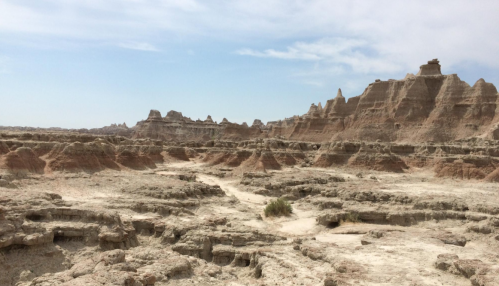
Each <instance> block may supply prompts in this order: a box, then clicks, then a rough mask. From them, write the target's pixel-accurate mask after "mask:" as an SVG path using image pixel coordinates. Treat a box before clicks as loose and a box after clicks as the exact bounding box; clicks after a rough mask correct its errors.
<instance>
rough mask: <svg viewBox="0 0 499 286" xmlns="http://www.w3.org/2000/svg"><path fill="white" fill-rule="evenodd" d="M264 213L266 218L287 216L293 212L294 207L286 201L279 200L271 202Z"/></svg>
mask: <svg viewBox="0 0 499 286" xmlns="http://www.w3.org/2000/svg"><path fill="white" fill-rule="evenodd" d="M264 212H265V216H282V215H285V216H287V215H290V214H291V213H292V212H293V207H292V206H291V205H290V204H289V203H288V202H287V201H286V200H285V199H277V200H275V201H271V202H270V203H269V204H268V205H267V206H266V207H265V210H264Z"/></svg>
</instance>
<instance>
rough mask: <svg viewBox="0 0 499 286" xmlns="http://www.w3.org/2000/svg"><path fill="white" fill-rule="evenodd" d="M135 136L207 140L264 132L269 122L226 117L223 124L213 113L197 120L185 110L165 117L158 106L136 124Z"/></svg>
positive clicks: (249, 135)
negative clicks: (237, 121) (243, 121)
mask: <svg viewBox="0 0 499 286" xmlns="http://www.w3.org/2000/svg"><path fill="white" fill-rule="evenodd" d="M133 129H134V130H135V131H134V133H133V136H132V137H133V138H152V139H159V140H168V141H170V140H174V141H185V140H196V141H207V140H213V139H219V138H222V137H223V138H226V139H233V140H244V139H250V138H254V137H260V136H262V133H263V131H262V129H265V125H264V124H263V123H262V122H261V121H260V120H258V119H257V120H255V122H254V123H253V125H252V126H251V127H248V125H247V124H242V125H239V124H235V123H230V122H229V121H228V120H227V119H226V118H224V120H222V122H221V123H220V124H218V123H216V122H214V121H213V119H212V118H211V116H210V115H208V117H207V118H206V120H204V121H202V120H196V121H193V120H192V119H190V118H189V117H185V116H183V115H182V113H181V112H177V111H174V110H171V111H169V112H168V113H167V115H166V116H165V117H161V113H160V112H159V111H157V110H151V111H150V113H149V116H148V117H147V119H146V120H143V121H139V122H137V125H136V126H135V127H133Z"/></svg>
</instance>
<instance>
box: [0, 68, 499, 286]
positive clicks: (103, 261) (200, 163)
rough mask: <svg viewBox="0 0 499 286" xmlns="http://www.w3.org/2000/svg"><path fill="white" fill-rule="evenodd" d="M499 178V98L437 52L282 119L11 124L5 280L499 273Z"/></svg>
mask: <svg viewBox="0 0 499 286" xmlns="http://www.w3.org/2000/svg"><path fill="white" fill-rule="evenodd" d="M498 183H499V94H498V93H497V90H496V88H495V87H494V86H493V85H492V84H489V83H486V82H485V81H484V80H479V81H478V82H477V83H476V84H475V85H473V86H470V85H468V84H467V83H465V82H463V81H460V80H459V78H458V77H457V76H456V75H442V74H441V73H440V65H439V62H438V60H432V61H429V62H428V64H425V65H423V66H421V68H420V72H419V73H418V74H416V75H413V74H408V75H407V77H406V78H405V79H402V80H389V81H379V80H376V81H375V82H374V83H372V84H370V85H369V86H368V87H367V88H366V90H365V92H364V93H363V94H362V95H360V96H358V97H353V98H350V99H348V101H347V100H346V99H345V98H344V97H343V95H342V93H341V90H340V91H338V95H337V97H336V98H335V99H332V100H330V101H328V102H327V104H326V105H325V106H324V108H323V107H322V105H321V104H320V103H319V104H317V105H315V104H313V105H312V107H310V110H309V111H308V112H307V113H306V114H304V115H302V116H295V117H290V118H287V119H284V120H279V121H273V122H269V123H267V124H263V123H262V122H261V121H260V120H255V121H254V122H253V124H252V125H251V126H248V124H235V123H230V122H229V121H228V120H227V119H224V121H222V122H220V123H217V122H213V120H212V119H211V117H210V116H208V118H207V119H206V120H204V121H201V120H197V121H194V120H191V119H190V118H186V117H184V116H183V115H182V114H181V113H180V112H176V111H170V112H168V113H167V115H166V116H165V117H162V115H161V113H160V112H159V111H157V110H151V111H150V114H149V116H148V118H147V119H146V120H143V121H139V122H138V123H137V125H136V126H134V127H132V128H128V126H126V124H119V125H117V124H113V125H111V126H108V127H104V128H100V129H90V130H87V129H84V130H72V129H71V130H70V129H54V128H51V129H43V128H30V127H1V128H0V285H19V286H28V285H40V286H42V285H43V286H45V285H233V286H236V285H325V286H333V285H338V286H339V285H408V286H409V285H411V286H416V285H421V286H422V285H482V286H485V285H487V286H490V285H499V184H498ZM277 199H283V200H285V201H287V202H289V204H290V205H291V207H292V212H291V214H289V215H282V216H279V215H277V216H272V215H269V216H267V215H266V214H265V209H266V207H267V206H269V205H270V204H272V203H273V202H274V201H275V200H277Z"/></svg>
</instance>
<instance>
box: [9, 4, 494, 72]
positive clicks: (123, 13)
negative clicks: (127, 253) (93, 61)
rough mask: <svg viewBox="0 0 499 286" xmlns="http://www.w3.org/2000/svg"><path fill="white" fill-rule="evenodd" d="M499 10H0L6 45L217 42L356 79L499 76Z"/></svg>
mask: <svg viewBox="0 0 499 286" xmlns="http://www.w3.org/2000/svg"><path fill="white" fill-rule="evenodd" d="M498 10H499V2H498V1H496V0H482V1H480V2H472V1H467V0H441V1H433V0H432V1H430V0H421V1H396V0H391V1H390V0H380V1H359V0H348V1H347V0H344V1H330V0H294V1H288V0H268V1H265V4H262V1H261V0H232V1H215V0H204V1H200V0H106V1H103V0H85V1H67V0H37V1H18V0H0V43H1V42H3V43H5V42H9V43H13V42H16V41H17V42H18V43H26V42H29V41H30V40H31V41H35V42H37V43H38V42H40V41H42V40H40V39H44V40H45V41H46V42H47V43H56V42H57V41H61V42H68V41H74V42H77V43H78V44H81V45H85V44H88V43H89V42H92V41H96V42H106V43H108V42H114V43H125V44H126V45H127V44H128V43H130V42H134V41H137V39H140V41H143V42H145V43H151V42H154V43H157V44H159V41H158V39H161V41H165V42H166V41H167V42H168V43H171V42H184V41H188V40H192V41H195V42H196V43H198V44H201V45H202V44H203V43H208V42H213V41H219V42H222V43H232V44H233V43H239V45H240V46H241V48H244V49H241V50H238V51H237V52H238V53H239V54H243V55H251V56H256V57H263V58H279V59H294V60H307V61H312V62H317V61H330V62H332V63H340V64H342V65H346V66H349V67H351V68H352V69H353V70H354V71H357V72H360V73H372V72H393V71H395V70H399V69H401V68H403V69H406V68H411V69H417V67H418V66H419V65H420V64H421V63H423V62H424V61H426V60H428V59H432V58H435V57H439V58H440V59H441V60H442V63H443V65H444V67H451V66H454V65H459V64H460V63H464V62H472V63H479V64H482V65H485V66H488V67H492V68H498V69H499V54H498V53H497V50H499V36H498V34H497V28H496V27H497V26H499V17H497V11H498ZM33 35H34V36H33ZM332 39H342V40H341V41H334V40H332ZM283 42H288V43H294V44H291V45H289V46H288V47H285V48H279V47H282V43H283ZM250 43H251V44H258V46H259V47H262V45H263V46H264V47H265V49H263V50H262V49H261V48H258V49H255V47H253V46H251V44H250ZM276 43H280V45H277V44H276ZM38 44H40V43H38ZM46 45H49V44H46ZM53 45H54V46H56V44H53ZM265 45H267V46H265ZM146 49H147V48H146ZM416 71H417V70H416Z"/></svg>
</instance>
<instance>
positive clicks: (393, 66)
mask: <svg viewBox="0 0 499 286" xmlns="http://www.w3.org/2000/svg"><path fill="white" fill-rule="evenodd" d="M368 48H369V45H368V43H367V42H366V41H363V40H357V39H345V38H325V39H320V40H318V41H314V42H308V43H307V42H296V43H294V44H293V45H291V46H289V47H287V48H286V50H284V51H276V50H274V49H268V50H265V51H263V52H260V51H254V50H252V49H247V48H246V49H240V50H238V51H236V53H237V54H239V55H245V56H254V57H265V58H278V59H287V60H290V59H291V60H313V61H321V62H325V63H328V64H332V65H342V66H349V67H350V68H351V69H352V70H353V71H354V72H358V73H386V72H394V71H399V70H401V69H402V68H403V66H402V65H401V64H397V63H393V62H392V61H390V60H388V59H386V58H383V57H381V56H378V55H371V56H368V55H367V54H366V52H367V50H366V49H368Z"/></svg>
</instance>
